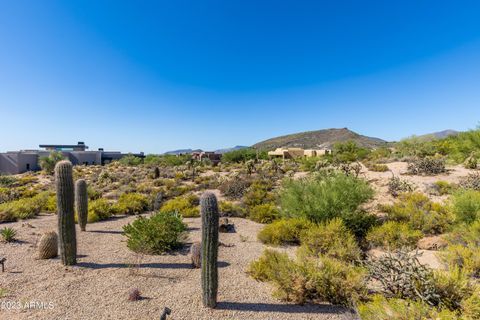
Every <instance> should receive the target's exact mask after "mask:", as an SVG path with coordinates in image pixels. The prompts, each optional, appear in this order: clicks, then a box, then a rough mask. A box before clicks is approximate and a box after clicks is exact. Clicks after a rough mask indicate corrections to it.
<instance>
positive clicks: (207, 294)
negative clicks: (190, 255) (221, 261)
mask: <svg viewBox="0 0 480 320" xmlns="http://www.w3.org/2000/svg"><path fill="white" fill-rule="evenodd" d="M200 207H201V212H202V263H201V266H202V297H203V305H204V306H205V307H209V308H215V307H216V305H217V290H218V269H217V258H218V219H219V214H218V205H217V198H216V197H215V195H214V194H213V193H210V192H206V193H204V194H203V195H202V197H201V199H200Z"/></svg>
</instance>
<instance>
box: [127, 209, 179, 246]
mask: <svg viewBox="0 0 480 320" xmlns="http://www.w3.org/2000/svg"><path fill="white" fill-rule="evenodd" d="M186 228H187V226H186V225H185V224H184V223H183V222H182V219H181V217H180V216H179V215H177V214H175V213H166V212H159V213H156V214H154V215H152V216H151V217H150V218H145V217H142V216H140V217H138V218H137V219H136V220H135V221H133V222H132V223H129V224H128V225H126V226H124V227H123V232H124V234H125V236H126V237H127V247H128V248H129V249H130V250H132V251H135V252H141V253H147V254H161V253H165V252H167V251H169V250H173V249H175V248H178V247H180V246H181V245H182V241H183V239H184V232H185V230H186Z"/></svg>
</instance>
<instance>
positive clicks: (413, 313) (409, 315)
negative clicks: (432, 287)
mask: <svg viewBox="0 0 480 320" xmlns="http://www.w3.org/2000/svg"><path fill="white" fill-rule="evenodd" d="M358 313H359V314H360V317H361V318H362V320H387V319H388V320H413V319H418V320H424V319H425V320H437V319H438V320H440V319H441V320H460V319H459V318H458V317H457V315H456V313H454V312H453V311H450V310H448V309H440V308H438V307H433V306H431V305H428V304H427V303H425V302H422V301H415V300H404V299H395V298H394V299H387V298H385V297H384V296H382V295H380V294H377V295H374V296H373V298H372V300H371V301H370V302H367V303H361V304H360V305H359V306H358Z"/></svg>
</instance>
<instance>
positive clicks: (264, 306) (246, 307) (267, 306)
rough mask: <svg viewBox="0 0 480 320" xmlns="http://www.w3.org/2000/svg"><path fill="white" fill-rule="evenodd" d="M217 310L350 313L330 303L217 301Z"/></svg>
mask: <svg viewBox="0 0 480 320" xmlns="http://www.w3.org/2000/svg"><path fill="white" fill-rule="evenodd" d="M217 309H219V310H236V311H255V312H282V313H318V314H346V315H349V314H351V313H350V312H349V311H348V310H347V309H345V308H343V307H339V306H332V305H330V304H317V305H303V306H301V305H294V304H275V303H248V302H228V301H227V302H219V303H218V304H217Z"/></svg>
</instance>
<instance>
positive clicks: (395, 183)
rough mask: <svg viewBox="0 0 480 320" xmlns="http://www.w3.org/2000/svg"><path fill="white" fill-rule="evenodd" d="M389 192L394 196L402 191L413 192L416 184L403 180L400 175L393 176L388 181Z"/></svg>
mask: <svg viewBox="0 0 480 320" xmlns="http://www.w3.org/2000/svg"><path fill="white" fill-rule="evenodd" d="M387 186H388V192H389V193H390V194H391V195H392V197H395V198H396V197H398V196H399V195H400V193H403V192H412V191H414V190H415V186H414V185H413V184H412V183H410V182H408V181H407V180H402V179H400V178H399V177H396V176H392V177H391V178H390V179H389V180H388V183H387Z"/></svg>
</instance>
